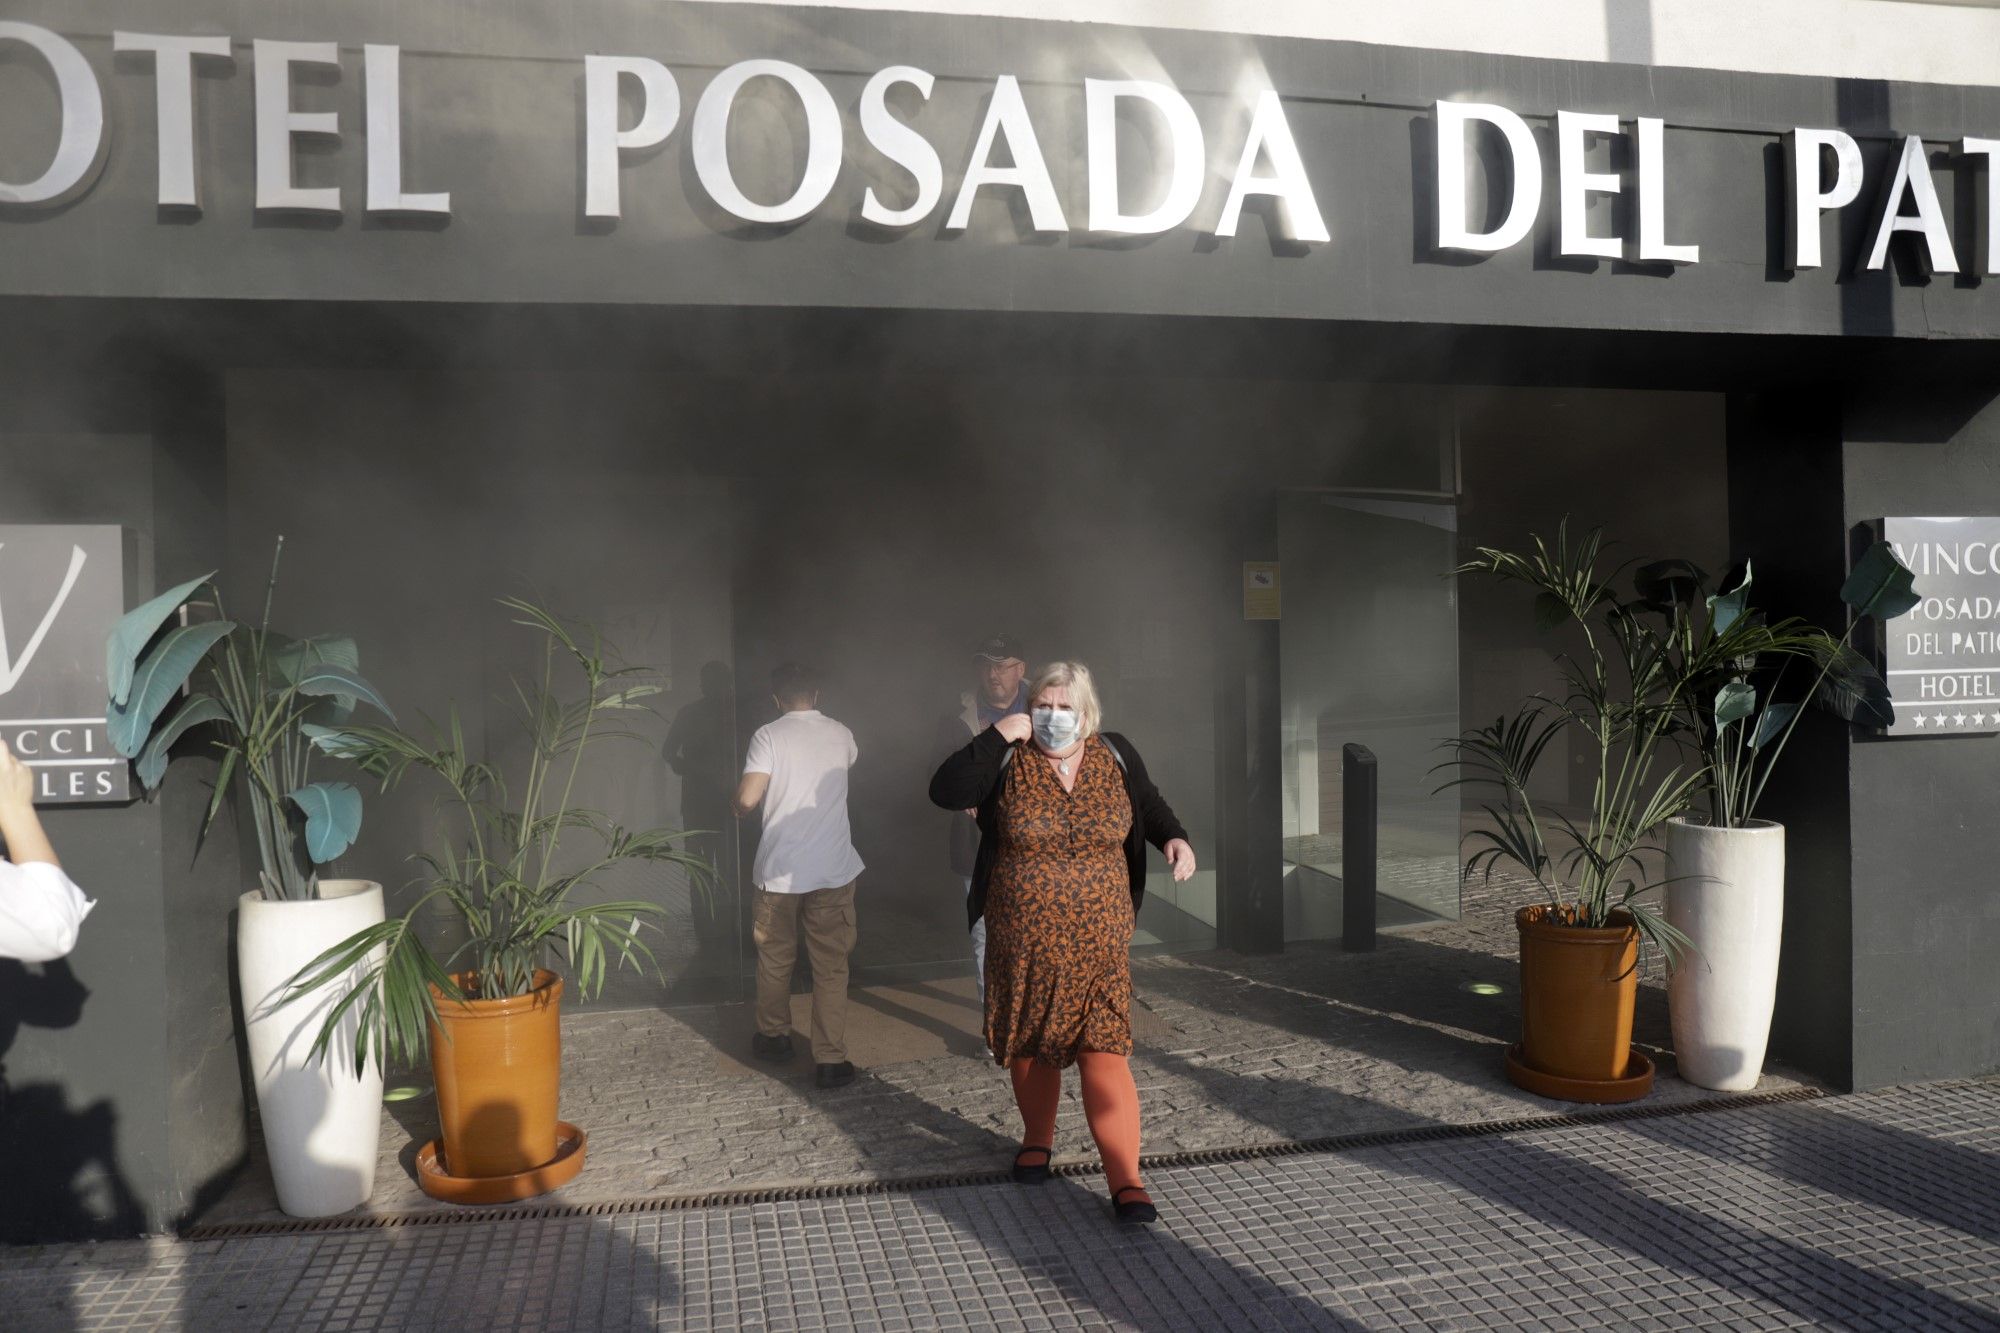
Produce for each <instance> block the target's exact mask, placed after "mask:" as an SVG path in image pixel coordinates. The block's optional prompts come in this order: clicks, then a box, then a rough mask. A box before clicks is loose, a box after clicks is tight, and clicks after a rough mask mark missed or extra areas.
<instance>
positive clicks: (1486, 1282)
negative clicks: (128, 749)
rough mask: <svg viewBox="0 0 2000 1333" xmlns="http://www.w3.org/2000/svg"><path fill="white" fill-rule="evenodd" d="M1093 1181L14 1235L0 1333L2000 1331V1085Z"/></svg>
mask: <svg viewBox="0 0 2000 1333" xmlns="http://www.w3.org/2000/svg"><path fill="white" fill-rule="evenodd" d="M1152 1186H1153V1190H1154V1193H1155V1195H1156V1196H1157V1198H1158V1199H1159V1202H1160V1204H1161V1208H1162V1213H1163V1218H1162V1221H1161V1223H1160V1224H1159V1225H1158V1226H1155V1227H1153V1228H1149V1229H1124V1228H1121V1227H1119V1226H1118V1224H1116V1223H1115V1222H1113V1221H1111V1220H1110V1218H1109V1217H1108V1216H1107V1212H1106V1207H1105V1204H1104V1201H1103V1198H1102V1196H1101V1194H1100V1193H1099V1190H1100V1189H1101V1183H1100V1182H1098V1181H1097V1180H1095V1179H1093V1178H1089V1177H1079V1178H1070V1179H1058V1180H1056V1181H1054V1182H1052V1183H1051V1184H1049V1185H1046V1186H1043V1187H1041V1188H1035V1189H1030V1188H1023V1187H1020V1186H1014V1185H1010V1184H997V1185H980V1186H962V1187H957V1188H941V1189H926V1190H916V1191H912V1192H908V1193H893V1194H886V1195H873V1196H866V1197H849V1198H835V1199H818V1200H806V1201H792V1202H776V1203H757V1204H748V1205H743V1206H735V1207H714V1208H701V1209H690V1210H684V1211H659V1212H649V1213H637V1214H625V1215H615V1216H606V1217H589V1216H566V1217H557V1218H546V1219H531V1218H517V1219H509V1220H505V1221H499V1222H476V1223H475V1222H463V1223H455V1224H444V1225H437V1224H432V1225H418V1226H411V1225H404V1226H399V1227H391V1228H386V1229H369V1230H358V1231H347V1232H341V1233H335V1234H318V1235H303V1236H288V1237H273V1238H261V1239H239V1240H228V1241H208V1242H194V1243H188V1242H172V1241H154V1242H139V1241H135V1242H119V1243H112V1244H103V1245H96V1246H62V1247H49V1248H45V1249H40V1250H17V1251H13V1252H9V1253H0V1327H5V1328H8V1329H10V1330H19V1331H20V1333H41V1331H42V1330H52V1331H56V1333H69V1331H70V1330H86V1329H87V1330H115V1329H154V1328H188V1329H200V1330H236V1329H282V1330H295V1329H296V1330H313V1329H343V1330H362V1329H377V1328H411V1329H415V1328H426V1329H430V1328H435V1329H461V1328H464V1329H480V1330H501V1329H572V1328H573V1329H622V1328H655V1327H658V1328H667V1329H687V1330H724V1329H759V1330H771V1333H777V1331H778V1330H797V1331H800V1333H804V1331H806V1330H812V1331H814V1333H817V1331H818V1330H834V1329H853V1330H860V1329H880V1330H899V1331H900V1330H911V1331H914V1330H926V1329H1004V1330H1009V1331H1010V1333H1028V1331H1029V1330H1044V1329H1046V1330H1055V1329H1081V1328H1096V1329H1122V1330H1139V1331H1141V1333H1158V1331H1163V1330H1176V1329H1195V1330H1211V1329H1229V1330H1264V1329H1272V1330H1275V1329H1388V1328H1408V1327H1428V1328H1450V1329H1469V1328H1505V1329H1519V1328H1547V1329H1597V1328H1621V1329H1626V1328H1631V1329H1669V1328H1695V1327H1704V1326H1705V1327H1714V1328H1726V1329H1775V1328H1811V1327H1817V1328H1841V1329H1924V1330H1949V1329H1964V1330H1973V1329H1989V1330H1990V1329H2000V1080H1996V1081H1988V1082H1983V1083H1960V1084H1940V1085H1932V1086H1929V1087H1923V1088H1915V1089H1903V1090H1895V1091H1890V1092H1886V1093H1878V1094H1868V1095H1859V1096H1849V1097H1828V1098H1824V1099H1820V1100H1815V1101H1806V1102H1789V1103H1785V1104H1765V1105H1760V1106H1748V1107H1741V1108H1735V1109H1728V1110H1717V1111H1708V1112H1705V1113H1698V1114H1690V1115H1685V1116H1673V1117H1661V1118H1655V1119H1648V1120H1626V1121H1618V1122H1600V1123H1592V1124H1584V1125H1581V1126H1571V1127H1562V1128H1549V1129H1537V1130H1533V1131H1525V1132H1516V1133H1511V1134H1504V1135H1492V1136H1487V1137H1479V1138H1455V1139H1450V1140H1445V1141H1432V1142H1423V1143H1402V1144H1395V1145H1390V1146H1375V1147H1369V1148H1364V1149H1358V1150H1353V1151H1349V1152H1344V1153H1338V1154H1321V1155H1312V1156H1285V1157H1269V1158H1261V1159H1257V1160H1251V1161H1242V1162H1237V1163H1234V1164H1229V1165H1211V1166H1195V1167H1182V1168H1175V1169H1163V1170H1156V1171H1155V1172H1153V1174H1152Z"/></svg>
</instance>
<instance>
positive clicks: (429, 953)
mask: <svg viewBox="0 0 2000 1333" xmlns="http://www.w3.org/2000/svg"><path fill="white" fill-rule="evenodd" d="M501 605H503V606H505V607H506V608H507V609H508V610H510V611H512V612H513V613H514V615H515V617H516V623H518V624H520V625H522V626H525V627H526V628H528V629H530V630H532V631H534V632H535V633H536V634H538V635H540V636H541V639H542V644H541V648H542V669H541V672H540V676H539V679H538V680H537V681H532V682H518V681H517V682H516V691H517V698H518V700H519V703H520V707H521V714H522V725H523V728H524V731H525V733H526V737H527V740H528V741H529V747H528V749H529V754H528V760H527V770H526V772H525V774H517V775H515V780H514V781H512V782H510V780H509V776H508V775H507V774H504V773H503V772H502V771H501V768H500V766H498V765H496V764H493V763H489V762H487V761H485V760H483V759H479V758H476V757H474V755H473V754H472V753H471V752H470V750H469V749H468V746H467V744H466V739H465V735H464V731H463V729H462V727H461V726H460V724H459V721H458V717H457V713H456V711H455V710H454V712H453V713H452V715H451V718H450V720H449V722H448V723H446V724H445V725H444V726H441V727H440V726H433V727H431V728H430V731H429V734H428V735H427V736H425V737H423V738H421V739H419V738H417V737H413V736H411V735H409V734H407V733H405V732H403V731H402V730H400V729H397V728H394V727H337V726H336V727H318V728H315V729H314V730H313V731H312V732H311V735H312V736H313V738H314V741H315V743H316V744H317V745H318V746H319V747H320V748H321V749H323V750H325V751H326V752H328V753H330V754H335V755H340V756H342V757H344V758H347V759H351V760H354V761H355V762H357V763H359V764H360V765H361V766H362V767H363V768H364V769H366V770H368V771H369V772H371V773H373V774H375V775H377V776H378V777H379V778H380V779H381V782H382V784H383V787H384V789H385V790H386V789H388V788H391V787H394V786H395V785H396V784H397V783H399V782H400V781H401V780H402V779H403V778H404V777H405V776H407V775H409V774H410V773H412V772H416V771H421V772H422V773H423V774H424V775H425V776H427V777H428V778H430V779H431V780H432V781H434V782H436V783H437V784H439V785H440V786H441V788H442V794H441V796H440V806H441V811H442V813H443V815H444V817H445V824H446V831H445V835H444V836H445V842H444V843H443V845H441V846H439V847H438V848H436V849H435V850H433V851H428V852H422V853H419V854H418V855H417V856H416V857H415V858H414V859H415V860H416V861H417V862H418V863H419V864H420V865H421V866H422V868H423V872H424V873H423V876H422V878H421V879H420V881H419V892H418V894H417V897H416V899H415V901H414V902H412V903H411V905H410V907H409V909H408V910H407V911H405V912H404V913H403V914H402V915H400V916H397V917H392V918H390V919H388V920H386V921H383V922H380V923H379V924H375V925H371V926H368V927H367V928H366V929H363V930H360V931H357V932H355V933H354V934H353V935H351V936H350V937H349V938H347V939H345V940H343V941H341V942H340V943H338V944H336V945H334V946H333V947H331V948H329V949H327V950H326V951H325V952H323V953H321V954H320V955H319V956H318V957H316V958H314V959H313V960H312V961H311V962H310V963H309V964H307V965H306V966H305V967H304V968H302V969H301V970H300V972H299V974H298V976H297V977H296V978H294V980H293V985H292V988H291V991H290V994H291V995H292V996H293V997H296V998H301V999H303V998H305V997H310V996H312V995H315V994H317V993H319V992H320V991H322V990H324V989H327V988H332V987H338V986H340V985H341V984H342V978H344V977H347V976H349V975H350V974H351V973H353V972H355V971H356V970H357V969H358V970H359V972H360V980H359V983H358V984H357V985H355V986H354V987H353V989H351V990H350V991H348V993H347V994H346V995H345V996H344V997H343V998H342V999H341V1000H340V1002H339V1003H338V1004H337V1005H336V1006H334V1008H333V1009H332V1010H331V1011H330V1012H328V1013H327V1014H326V1016H325V1019H324V1022H323V1025H322V1027H321V1030H320V1033H319V1036H318V1039H317V1041H316V1042H315V1043H314V1045H313V1053H314V1054H315V1055H316V1056H319V1057H321V1058H346V1057H347V1054H348V1048H347V1047H345V1046H344V1045H343V1044H342V1042H341V1041H340V1036H339V1034H340V1033H341V1032H343V1031H344V1030H345V1029H346V1027H347V1026H349V1025H352V1026H356V1027H358V1029H359V1037H358V1040H357V1041H356V1042H355V1043H354V1044H353V1046H352V1048H351V1057H352V1061H353V1066H354V1068H355V1069H357V1070H358V1069H361V1068H363V1067H365V1066H369V1065H371V1064H372V1065H373V1067H374V1068H375V1070H376V1071H377V1073H378V1074H379V1072H380V1070H381V1069H382V1067H383V1066H384V1065H385V1064H397V1065H408V1064H414V1063H416V1062H417V1061H418V1060H419V1059H420V1058H422V1057H424V1056H426V1055H427V1056H428V1057H429V1060H430V1064H431V1072H432V1076H433V1078H434V1079H435V1081H436V1087H437V1097H438V1118H439V1128H440V1140H439V1141H438V1142H435V1143H432V1144H430V1145H427V1146H426V1147H425V1148H424V1149H423V1150H422V1151H421V1152H420V1154H419V1159H418V1160H419V1175H418V1179H419V1183H420V1184H421V1185H422V1186H423V1188H424V1189H425V1191H426V1192H428V1193H430V1194H431V1195H433V1196H435V1197H438V1198H442V1199H447V1200H450V1201H452V1202H458V1203H494V1202H503V1201H506V1200H509V1199H521V1198H528V1197H531V1196H533V1195H536V1194H541V1193H545V1192H546V1191H548V1190H551V1189H554V1188H556V1187H557V1186H559V1185H562V1184H564V1183H565V1182H567V1181H568V1180H570V1179H572V1178H574V1177H575V1175H576V1173H577V1172H578V1171H579V1170H581V1169H582V1166H583V1157H584V1148H585V1146H586V1139H585V1136H584V1134H583V1133H582V1132H581V1131H580V1130H578V1129H577V1128H576V1127H575V1126H573V1125H568V1124H564V1123H563V1122H561V1121H560V1120H559V1119H558V1117H557V1109H558V1108H557V1099H558V1091H559V1087H560V1082H561V1001H562V995H563V989H564V986H565V978H564V977H563V976H562V975H559V973H558V968H561V969H562V970H563V971H566V972H567V973H568V978H567V980H568V982H569V983H573V984H574V985H575V987H576V989H577V991H578V993H579V994H581V995H583V996H584V997H585V998H589V997H591V996H593V995H595V994H596V993H597V992H598V990H599V989H600V988H601V987H602V986H603V984H604V979H605V975H606V972H607V970H608V968H609V967H610V966H611V965H612V964H613V963H617V964H621V965H625V964H629V965H632V966H635V967H641V968H643V967H646V966H650V965H652V964H653V955H652V952H651V950H650V948H649V947H648V946H647V944H646V942H645V941H644V940H643V939H642V938H641V937H640V928H641V926H642V925H649V924H654V922H655V919H656V918H657V917H658V916H660V915H661V914H662V911H663V909H662V908H661V907H660V906H659V905H658V904H656V903H651V902H644V901H615V902H589V901H580V899H581V898H582V897H583V896H584V895H585V893H586V891H587V890H589V889H590V888H591V887H592V885H593V884H594V882H595V881H596V880H597V879H598V878H599V877H601V876H602V875H604V874H605V873H606V872H607V871H610V870H612V869H613V868H614V867H617V866H619V865H623V864H626V863H631V862H651V863H655V864H660V865H666V866H674V867H678V868H679V869H681V870H682V871H684V872H685V873H686V874H687V875H688V877H689V879H690V881H691V883H692V884H693V886H694V888H695V890H696V891H697V892H705V891H706V889H707V886H708V881H709V877H710V875H711V873H712V872H711V870H710V868H709V865H708V863H707V862H706V861H704V860H703V859H702V858H701V857H699V856H697V855H695V854H694V853H692V852H689V851H687V850H685V849H684V848H683V847H682V845H681V844H682V843H683V842H684V841H685V840H686V839H687V838H688V837H689V835H688V834H687V833H684V832H681V831H679V830H671V829H649V830H644V831H632V830H627V829H625V828H622V827H620V826H619V825H618V824H616V823H614V822H613V821H611V820H610V819H609V818H607V817H606V816H604V815H602V814H599V813H598V812H595V811H592V810H587V809H584V808H581V807H579V806H577V805H576V804H574V799H575V796H576V793H577V786H578V779H579V777H580V776H581V775H582V774H583V772H584V769H585V763H586V761H587V759H588V758H589V756H590V755H591V754H592V752H593V751H594V750H595V748H596V747H597V746H598V745H599V744H600V743H602V742H605V741H610V740H616V739H633V738H634V737H633V733H632V732H631V731H630V729H629V728H628V727H627V726H626V725H624V720H625V719H626V718H628V717H629V716H630V713H631V712H632V711H634V710H638V711H644V710H645V707H646V705H645V704H643V703H642V702H641V700H642V699H643V698H645V697H646V696H648V695H651V694H655V693H658V687H657V686H652V685H647V684H644V683H642V682H639V681H637V680H635V679H634V677H635V676H636V675H638V674H639V673H640V672H641V670H642V669H641V668H636V667H618V666H614V665H613V664H612V657H611V654H610V652H609V650H608V649H607V648H606V646H605V645H604V643H603V641H602V639H601V638H600V637H599V636H598V635H596V633H595V632H594V631H590V630H588V629H585V628H576V627H572V626H570V625H568V624H566V623H564V622H563V621H562V620H560V619H558V618H557V617H556V616H554V615H552V614H550V613H549V612H548V611H546V610H544V609H542V608H541V607H539V606H536V605H534V604H532V603H529V602H525V601H519V600H512V599H510V600H506V601H503V602H502V603H501ZM559 673H560V674H562V675H566V676H567V677H568V678H569V685H568V687H569V689H570V691H571V693H570V694H569V695H568V696H567V698H566V697H565V695H564V693H563V685H562V683H561V682H560V681H559V679H558V676H559ZM432 904H439V905H442V906H443V907H445V908H446V909H447V911H448V914H449V915H450V916H452V917H453V918H455V919H456V923H457V925H458V926H459V927H460V928H461V931H460V933H461V936H462V938H461V939H460V941H459V942H458V943H457V944H456V945H455V946H453V947H449V948H436V947H434V946H433V944H432V943H431V942H430V941H427V940H426V939H425V938H424V937H423V935H422V934H421V933H420V931H419V929H418V927H419V917H420V915H421V914H422V913H423V912H424V911H425V910H426V909H427V908H428V907H430V906H431V905H432Z"/></svg>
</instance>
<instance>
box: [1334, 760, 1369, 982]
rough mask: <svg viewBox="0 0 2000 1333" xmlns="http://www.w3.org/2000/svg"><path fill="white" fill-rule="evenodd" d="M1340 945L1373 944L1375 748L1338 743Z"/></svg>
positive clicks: (1357, 947) (1364, 947)
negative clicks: (1339, 744) (1373, 749)
mask: <svg viewBox="0 0 2000 1333" xmlns="http://www.w3.org/2000/svg"><path fill="white" fill-rule="evenodd" d="M1340 782H1341V786H1340V947H1341V948H1343V949H1349V950H1356V951H1360V950H1369V949H1373V948H1374V947H1375V821H1376V817H1377V813H1378V810H1379V805H1378V800H1377V795H1376V787H1375V753H1374V751H1372V750H1370V749H1369V748H1368V747H1367V746H1365V745H1343V746H1341V747H1340Z"/></svg>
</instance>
